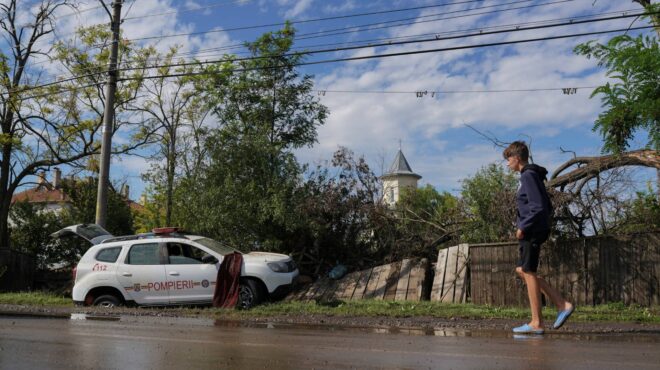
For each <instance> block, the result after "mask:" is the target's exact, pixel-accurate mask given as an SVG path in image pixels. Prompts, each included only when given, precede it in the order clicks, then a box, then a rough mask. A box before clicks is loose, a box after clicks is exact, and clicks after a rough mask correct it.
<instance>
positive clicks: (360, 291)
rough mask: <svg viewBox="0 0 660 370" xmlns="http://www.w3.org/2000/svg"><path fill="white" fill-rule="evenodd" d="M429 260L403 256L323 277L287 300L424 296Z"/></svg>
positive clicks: (403, 298) (382, 298) (388, 298)
mask: <svg viewBox="0 0 660 370" xmlns="http://www.w3.org/2000/svg"><path fill="white" fill-rule="evenodd" d="M428 269H429V267H428V260H427V259H421V260H414V259H404V260H403V261H397V262H394V263H391V264H389V265H382V266H376V267H374V268H370V269H367V270H362V271H355V272H352V273H350V274H348V275H346V276H344V277H343V278H341V279H339V280H333V279H329V278H322V279H319V280H317V281H316V282H314V283H313V284H309V285H307V286H304V287H302V288H301V289H299V290H297V291H295V292H293V293H292V294H289V296H288V297H287V300H299V301H311V300H317V301H332V300H337V299H338V300H358V299H367V298H368V299H376V300H390V301H406V300H407V301H419V300H422V299H425V297H426V296H427V295H428V292H426V290H425V287H426V285H427V284H426V281H427V276H428V274H427V272H428Z"/></svg>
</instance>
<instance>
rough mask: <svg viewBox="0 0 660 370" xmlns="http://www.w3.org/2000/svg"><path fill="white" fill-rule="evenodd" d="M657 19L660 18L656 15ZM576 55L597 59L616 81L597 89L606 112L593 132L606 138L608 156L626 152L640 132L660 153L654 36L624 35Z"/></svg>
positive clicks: (658, 54)
mask: <svg viewBox="0 0 660 370" xmlns="http://www.w3.org/2000/svg"><path fill="white" fill-rule="evenodd" d="M646 9H647V14H648V13H657V12H658V11H660V5H659V4H654V5H651V4H650V3H649V4H648V5H647V7H646ZM656 17H657V14H656ZM575 52H576V53H577V54H580V55H584V56H586V57H587V58H594V59H596V60H597V61H598V65H599V66H600V67H604V68H605V69H606V70H607V72H606V73H607V76H608V77H610V78H612V79H614V80H615V82H613V83H609V82H608V83H606V84H605V85H603V86H599V87H598V88H596V89H595V90H594V91H593V93H592V95H591V96H592V97H593V96H600V97H601V101H602V103H603V104H602V105H603V108H605V111H603V112H602V113H601V114H600V115H599V116H598V119H597V120H596V122H595V124H594V131H599V132H600V133H601V135H602V136H603V140H604V146H603V150H604V151H605V152H612V153H618V152H622V151H625V150H626V149H627V148H628V147H629V145H630V142H631V140H632V139H633V137H634V134H635V133H636V132H637V131H638V130H645V131H646V132H647V133H648V144H647V145H648V146H649V147H651V148H653V149H656V150H659V149H660V78H659V76H660V45H659V44H658V38H657V37H656V36H652V35H644V34H641V35H638V36H636V37H633V36H630V35H627V34H624V35H620V36H616V37H613V38H612V39H611V40H610V41H608V42H607V43H606V44H600V43H597V42H595V41H590V42H587V43H584V44H580V45H578V46H577V47H576V48H575Z"/></svg>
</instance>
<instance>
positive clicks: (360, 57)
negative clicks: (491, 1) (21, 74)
mask: <svg viewBox="0 0 660 370" xmlns="http://www.w3.org/2000/svg"><path fill="white" fill-rule="evenodd" d="M653 27H654V26H640V27H632V28H619V29H614V30H606V31H594V32H584V33H575V34H568V35H559V36H547V37H538V38H533V39H523V40H512V41H501V42H491V43H485V44H476V45H462V46H453V47H447V48H437V49H426V50H415V51H406V52H398V53H388V54H378V55H366V56H359V57H349V58H336V59H326V60H320V61H313V62H301V63H295V64H290V65H287V66H286V67H287V68H289V67H299V66H307V65H317V64H326V63H337V62H347V61H355V60H368V59H377V58H387V57H395V56H404V55H416V54H427V53H437V52H443V51H455V50H466V49H478V48H484V47H492V46H504V45H513V44H523V43H530V42H540V41H550V40H559V39H565V38H571V37H583V36H594V35H602V34H606V33H614V32H625V31H626V30H643V29H650V28H653ZM277 68H283V67H275V66H273V67H253V68H239V69H235V70H234V72H247V71H255V70H266V69H277ZM213 73H214V72H209V71H200V72H186V73H171V74H163V75H153V76H141V77H128V78H126V77H125V78H120V79H119V80H118V82H125V81H134V80H146V79H155V78H172V77H186V76H199V75H208V74H213ZM100 85H102V84H101V83H93V84H89V85H85V86H74V87H70V88H65V89H62V90H61V91H58V92H55V93H45V94H39V95H33V96H29V97H22V98H20V99H19V100H28V99H34V98H38V97H45V96H50V95H53V94H60V93H62V91H73V90H76V89H82V88H86V87H92V86H100ZM579 88H591V87H590V86H582V87H579ZM557 89H564V88H545V89H540V88H539V89H509V90H505V89H503V90H499V91H500V92H514V91H549V90H557ZM576 89H577V88H576ZM316 91H323V90H316ZM326 91H328V90H326ZM336 91H337V92H339V91H345V92H348V91H349V90H336ZM468 92H470V90H465V91H460V90H454V91H453V92H451V93H468ZM472 92H475V93H476V92H488V90H483V91H478V90H472ZM492 92H496V90H493V91H492ZM394 93H410V91H408V92H394ZM414 93H417V92H414ZM438 93H441V92H440V91H438Z"/></svg>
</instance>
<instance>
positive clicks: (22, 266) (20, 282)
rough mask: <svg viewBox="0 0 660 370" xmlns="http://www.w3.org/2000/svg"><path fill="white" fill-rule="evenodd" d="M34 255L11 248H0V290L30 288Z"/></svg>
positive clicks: (32, 277) (33, 268)
mask: <svg viewBox="0 0 660 370" xmlns="http://www.w3.org/2000/svg"><path fill="white" fill-rule="evenodd" d="M34 270H35V264H34V257H33V256H31V255H29V254H26V253H21V252H17V251H15V250H11V249H0V292H6V291H10V292H13V291H21V290H29V289H31V288H32V285H33V279H34Z"/></svg>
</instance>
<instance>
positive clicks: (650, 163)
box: [546, 149, 660, 192]
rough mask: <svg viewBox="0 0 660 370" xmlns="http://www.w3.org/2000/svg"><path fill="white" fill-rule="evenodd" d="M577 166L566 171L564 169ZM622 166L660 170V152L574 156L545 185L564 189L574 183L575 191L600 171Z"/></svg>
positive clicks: (639, 151)
mask: <svg viewBox="0 0 660 370" xmlns="http://www.w3.org/2000/svg"><path fill="white" fill-rule="evenodd" d="M573 166H577V167H578V168H575V169H573V170H572V171H570V172H568V173H564V174H562V173H563V172H564V171H566V170H568V169H570V168H572V167H573ZM624 166H644V167H651V168H656V169H658V170H660V152H659V151H657V150H652V149H642V150H634V151H630V152H625V153H620V154H611V155H604V156H598V157H575V158H573V159H571V160H569V161H567V162H566V163H564V164H562V165H561V166H559V167H558V168H557V169H556V170H555V171H554V172H553V173H552V175H551V176H550V180H549V181H548V182H547V184H546V187H548V188H552V189H557V188H559V190H560V191H564V189H565V187H566V186H567V185H571V184H575V185H574V189H572V190H574V191H575V192H580V190H581V189H582V188H583V187H584V185H585V184H586V183H587V182H588V181H589V180H591V179H593V178H595V177H597V176H598V175H599V174H600V173H601V172H604V171H607V170H611V169H614V168H618V167H624Z"/></svg>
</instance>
